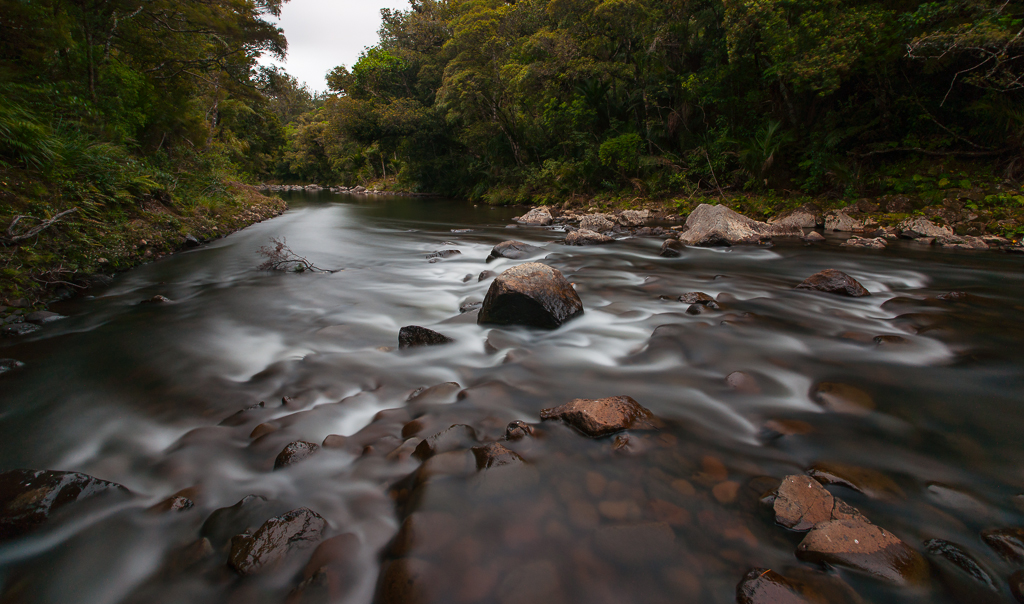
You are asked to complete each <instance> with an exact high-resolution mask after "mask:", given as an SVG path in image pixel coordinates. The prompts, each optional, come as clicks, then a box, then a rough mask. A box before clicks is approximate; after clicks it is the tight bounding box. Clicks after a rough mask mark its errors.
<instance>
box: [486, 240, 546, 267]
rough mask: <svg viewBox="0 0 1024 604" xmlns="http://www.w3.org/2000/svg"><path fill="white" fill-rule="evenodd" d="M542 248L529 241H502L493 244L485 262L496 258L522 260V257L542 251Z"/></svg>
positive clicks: (528, 256)
mask: <svg viewBox="0 0 1024 604" xmlns="http://www.w3.org/2000/svg"><path fill="white" fill-rule="evenodd" d="M543 251H544V250H543V249H542V248H539V247H537V246H535V245H530V244H529V243H523V242H522V241H503V242H501V243H499V244H498V245H496V246H494V248H493V249H492V250H491V253H490V255H489V256H487V262H490V261H492V260H496V259H498V258H508V259H510V260H522V259H524V258H530V257H532V256H536V255H538V254H540V253H541V252H543Z"/></svg>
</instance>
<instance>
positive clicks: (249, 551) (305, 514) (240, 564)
mask: <svg viewBox="0 0 1024 604" xmlns="http://www.w3.org/2000/svg"><path fill="white" fill-rule="evenodd" d="M326 526H327V522H326V521H325V520H324V519H323V517H321V516H320V515H319V514H317V513H316V512H314V511H312V510H310V509H308V508H299V509H297V510H292V511H291V512H288V513H286V514H282V515H281V516H277V517H274V518H271V519H270V520H267V521H266V522H265V523H263V526H261V527H260V528H259V529H258V530H257V531H256V532H255V533H253V535H252V536H249V535H237V536H235V537H234V538H232V539H231V554H230V557H229V559H228V564H229V565H230V566H231V568H233V569H235V571H236V572H238V573H239V574H241V575H249V574H253V573H256V572H259V571H261V570H264V569H267V568H268V567H272V566H274V565H275V564H276V563H278V562H279V561H281V560H282V559H283V558H284V557H286V556H287V555H288V554H290V553H292V552H296V551H301V550H304V549H307V548H311V547H313V546H314V545H316V544H317V542H319V541H320V535H321V534H322V533H323V530H324V528H325V527H326Z"/></svg>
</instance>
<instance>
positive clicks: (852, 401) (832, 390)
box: [811, 382, 875, 414]
mask: <svg viewBox="0 0 1024 604" xmlns="http://www.w3.org/2000/svg"><path fill="white" fill-rule="evenodd" d="M811 398H812V399H813V400H815V401H817V402H818V403H819V404H821V406H822V407H824V408H826V409H828V410H829V411H836V412H839V413H854V414H864V413H868V412H869V411H872V410H874V408H875V401H874V399H872V398H871V395H870V394H868V393H867V392H864V391H863V390H861V389H860V388H857V387H856V386H851V385H849V384H843V383H840V382H821V383H819V384H817V385H816V386H815V387H814V389H813V390H811Z"/></svg>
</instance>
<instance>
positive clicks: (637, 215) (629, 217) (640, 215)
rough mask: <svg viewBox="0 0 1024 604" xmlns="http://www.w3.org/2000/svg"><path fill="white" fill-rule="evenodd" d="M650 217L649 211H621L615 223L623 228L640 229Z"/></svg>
mask: <svg viewBox="0 0 1024 604" xmlns="http://www.w3.org/2000/svg"><path fill="white" fill-rule="evenodd" d="M650 216H651V211H650V210H623V212H622V213H621V214H619V215H618V216H617V217H616V221H617V222H618V223H619V224H621V225H622V226H624V227H631V228H635V227H642V226H644V223H645V222H647V219H648V218H649V217H650Z"/></svg>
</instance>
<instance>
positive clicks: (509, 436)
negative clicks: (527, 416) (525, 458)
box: [505, 419, 535, 440]
mask: <svg viewBox="0 0 1024 604" xmlns="http://www.w3.org/2000/svg"><path fill="white" fill-rule="evenodd" d="M534 431H535V430H534V428H533V426H531V425H530V424H528V423H526V422H524V421H522V420H518V419H517V420H515V421H512V422H509V424H508V426H506V427H505V440H519V439H521V438H526V437H527V436H533V434H534Z"/></svg>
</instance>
